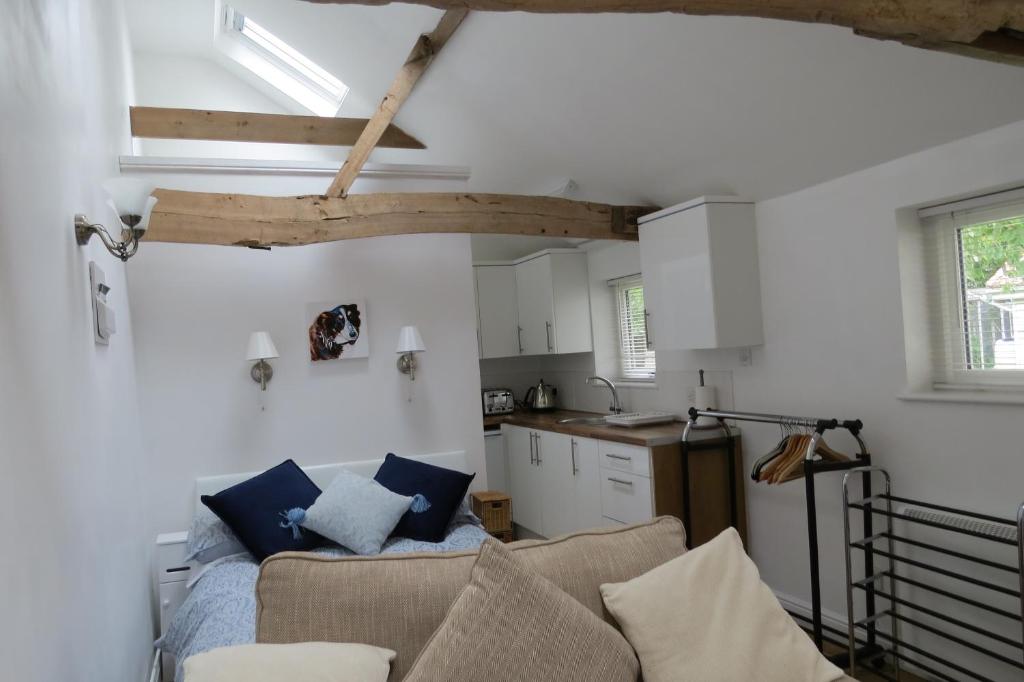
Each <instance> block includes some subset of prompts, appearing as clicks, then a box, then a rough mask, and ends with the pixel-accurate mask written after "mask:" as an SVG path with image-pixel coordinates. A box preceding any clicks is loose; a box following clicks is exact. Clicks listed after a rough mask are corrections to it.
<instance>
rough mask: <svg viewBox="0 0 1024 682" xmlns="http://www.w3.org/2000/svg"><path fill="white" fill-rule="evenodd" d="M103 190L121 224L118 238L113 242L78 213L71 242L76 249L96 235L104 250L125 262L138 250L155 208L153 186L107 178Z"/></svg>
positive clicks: (140, 181) (95, 224)
mask: <svg viewBox="0 0 1024 682" xmlns="http://www.w3.org/2000/svg"><path fill="white" fill-rule="evenodd" d="M103 189H104V190H106V192H107V194H108V195H110V200H109V201H108V202H107V203H109V204H110V207H111V208H113V209H114V213H115V214H116V215H117V217H118V220H119V221H120V223H121V238H120V239H114V237H113V236H112V235H111V234H110V232H108V231H107V228H105V227H103V226H102V225H100V224H99V223H90V222H89V219H88V218H86V217H85V216H84V215H82V214H81V213H79V214H76V215H75V239H76V241H78V245H79V246H85V245H86V244H88V243H89V240H90V239H91V238H92V236H93V235H94V234H95V235H98V236H99V238H100V240H101V241H102V242H103V246H105V247H107V251H109V252H110V253H111V254H113V255H115V256H117V257H118V258H120V259H121V260H122V261H123V262H127V260H128V259H129V258H131V257H132V256H134V255H135V253H136V252H137V251H138V250H139V239H140V238H141V237H142V235H143V233H145V231H146V227H147V226H148V225H149V216H150V214H151V213H152V212H153V206H155V205H156V197H154V196H151V194H152V192H153V185H151V184H150V183H148V182H145V181H144V180H139V179H136V178H110V179H109V180H106V181H104V183H103Z"/></svg>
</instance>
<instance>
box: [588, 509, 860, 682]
mask: <svg viewBox="0 0 1024 682" xmlns="http://www.w3.org/2000/svg"><path fill="white" fill-rule="evenodd" d="M601 593H602V594H603V595H604V601H605V603H606V604H607V605H608V609H609V610H610V611H611V612H612V614H614V616H615V618H616V619H617V620H618V621H619V624H620V625H621V626H622V632H623V633H624V634H625V635H626V638H627V639H628V640H629V643H630V644H632V645H633V648H634V649H636V653H637V655H638V656H639V657H640V665H641V667H642V669H643V675H644V680H645V682H676V681H677V680H702V681H705V682H730V681H731V680H755V679H756V680H759V681H760V682H790V681H791V680H804V681H805V682H832V681H833V680H838V679H840V678H842V677H843V671H842V670H840V669H839V668H837V667H836V666H834V665H832V664H831V663H829V662H828V660H827V659H826V658H825V657H824V656H822V655H821V653H820V652H819V651H818V650H817V649H816V648H815V647H814V644H813V643H812V642H811V640H810V638H808V637H807V635H806V634H805V633H804V632H802V631H801V630H800V628H799V627H798V626H797V624H796V622H794V621H793V619H792V618H791V617H790V615H789V614H788V613H786V612H785V611H784V610H783V608H782V606H781V605H780V604H779V602H778V600H777V599H776V598H775V595H774V594H772V591H771V589H769V588H768V586H767V585H765V584H764V583H763V582H761V577H760V575H758V572H757V566H755V565H754V562H753V561H751V560H750V558H749V557H748V556H747V554H746V552H744V550H743V543H742V541H741V540H740V536H739V534H738V533H736V531H735V529H732V528H729V529H726V530H725V531H723V532H722V533H721V534H719V535H718V537H716V538H715V539H713V540H711V541H710V542H707V543H705V544H703V545H701V546H700V547H698V548H696V549H694V550H693V551H692V552H688V553H687V554H686V555H685V556H680V557H677V558H675V559H673V560H671V561H669V562H667V563H665V564H662V565H661V566H658V567H657V568H654V569H653V570H651V571H649V572H648V573H645V574H644V575H641V576H640V577H638V578H634V579H633V580H630V581H628V582H625V583H618V584H607V585H601Z"/></svg>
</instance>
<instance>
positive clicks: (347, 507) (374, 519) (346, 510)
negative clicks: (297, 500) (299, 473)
mask: <svg viewBox="0 0 1024 682" xmlns="http://www.w3.org/2000/svg"><path fill="white" fill-rule="evenodd" d="M410 505H412V498H411V497H406V496H405V495H399V494H397V493H393V492H391V491H390V490H388V489H387V488H385V487H384V486H382V485H381V484H380V483H377V481H375V480H373V479H372V478H366V477H365V476H360V475H359V474H354V473H352V472H351V471H345V470H342V471H341V473H339V474H338V475H337V477H336V478H335V479H334V480H333V481H331V484H330V485H329V486H327V489H326V490H324V491H323V493H321V495H320V497H318V498H317V499H316V502H314V503H313V506H311V507H310V508H309V509H307V510H306V518H305V519H304V520H303V521H302V526H303V527H305V528H308V529H310V530H311V531H313V532H315V533H319V534H320V535H322V536H324V537H325V538H328V539H330V540H333V541H335V542H337V543H338V544H339V545H341V546H343V547H348V548H349V549H350V550H352V551H353V552H355V553H356V554H380V548H381V545H383V544H384V541H385V540H387V539H388V535H390V534H391V531H392V530H394V529H395V526H397V525H398V521H399V520H400V519H401V518H402V515H403V514H405V512H407V511H408V510H409V506H410Z"/></svg>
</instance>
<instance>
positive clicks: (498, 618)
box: [405, 540, 639, 682]
mask: <svg viewBox="0 0 1024 682" xmlns="http://www.w3.org/2000/svg"><path fill="white" fill-rule="evenodd" d="M638 672H639V664H638V663H637V660H636V655H635V654H634V653H633V650H632V649H631V648H630V646H629V643H627V642H626V640H625V639H623V638H622V635H620V634H619V633H618V632H617V631H616V630H615V628H613V627H612V626H611V625H609V624H608V623H605V622H604V621H603V620H601V619H600V618H598V617H597V616H596V615H594V614H593V613H592V612H591V611H590V610H589V609H587V607H585V606H583V604H580V603H579V602H578V601H576V600H575V599H573V598H572V597H570V596H569V595H568V594H566V593H565V592H563V591H562V590H560V589H558V588H557V587H555V586H554V585H552V584H551V582H549V581H548V580H546V579H544V578H542V577H541V576H540V575H539V574H537V573H536V572H534V571H532V570H530V569H529V568H527V567H526V565H525V564H524V563H523V562H522V561H521V560H520V559H518V558H516V557H515V556H514V555H513V553H512V552H510V551H509V550H507V549H505V547H504V546H503V545H502V544H501V543H500V542H498V541H496V540H487V541H486V542H485V543H484V544H483V546H482V547H481V548H480V555H479V558H478V559H477V561H476V564H475V565H474V566H473V572H472V574H471V577H470V581H469V584H468V585H466V588H465V589H464V590H463V591H462V593H461V594H460V595H459V597H458V599H456V600H455V603H454V604H453V605H452V607H451V609H450V610H449V611H448V615H447V616H446V617H445V619H444V622H442V623H441V627H439V628H438V629H437V632H435V633H434V634H433V636H432V637H431V638H430V641H429V642H427V645H426V647H424V648H423V651H421V652H420V655H419V658H417V659H416V662H415V663H414V664H413V666H412V670H410V671H409V674H408V675H407V676H406V677H405V682H437V681H440V680H451V681H452V682H456V681H458V682H499V681H502V680H504V681H507V682H513V681H523V682H526V681H533V680H537V681H540V680H552V681H554V680H557V681H558V682H593V681H594V680H602V682H636V678H637V673H638Z"/></svg>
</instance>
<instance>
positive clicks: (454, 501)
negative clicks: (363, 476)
mask: <svg viewBox="0 0 1024 682" xmlns="http://www.w3.org/2000/svg"><path fill="white" fill-rule="evenodd" d="M474 476H476V474H464V473H462V472H461V471H453V470H452V469H445V468H443V467H438V466H434V465H433V464H427V463H426V462H419V461H417V460H414V459H406V458H405V457H399V456H397V455H393V454H391V453H390V452H389V453H388V456H387V457H385V458H384V463H383V464H381V465H380V469H378V470H377V474H376V475H375V476H374V477H373V478H374V480H375V481H377V482H378V483H380V484H381V485H382V486H384V487H385V488H387V489H388V490H390V491H391V492H394V493H398V494H399V495H406V496H408V497H412V496H414V495H422V496H423V497H425V498H426V499H427V502H429V503H430V508H429V509H427V510H426V511H419V512H417V511H415V510H416V509H419V508H421V505H418V504H416V503H415V502H414V503H413V506H412V508H411V509H409V511H407V512H406V513H405V515H404V516H402V520H401V521H399V522H398V525H397V526H395V529H394V530H393V531H391V535H392V536H399V537H403V538H411V539H413V540H422V541H424V542H441V541H442V540H444V531H445V529H446V528H448V522H449V521H451V519H452V516H453V515H454V514H455V511H456V510H457V509H458V508H459V504H460V503H461V502H462V500H463V498H465V497H466V491H467V490H468V489H469V484H470V483H471V482H472V481H473V477H474Z"/></svg>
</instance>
